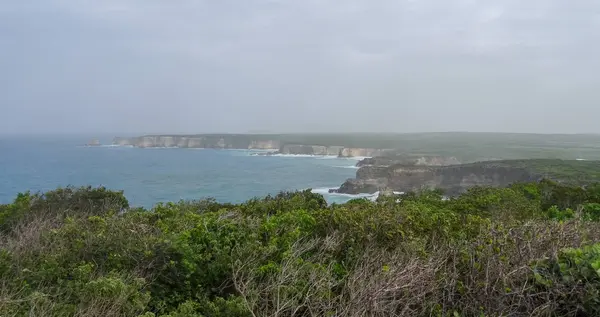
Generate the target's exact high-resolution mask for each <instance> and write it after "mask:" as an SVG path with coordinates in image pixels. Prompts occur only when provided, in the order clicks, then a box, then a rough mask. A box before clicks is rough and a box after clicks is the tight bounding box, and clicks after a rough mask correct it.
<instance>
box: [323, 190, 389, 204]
mask: <svg viewBox="0 0 600 317" xmlns="http://www.w3.org/2000/svg"><path fill="white" fill-rule="evenodd" d="M330 189H337V188H335V187H334V188H329V187H322V188H314V189H312V192H313V193H315V194H321V195H323V196H324V197H325V198H326V199H327V200H328V201H330V202H335V203H345V202H347V201H349V200H352V199H357V198H367V199H369V200H371V201H375V200H377V197H379V192H375V193H373V194H367V193H364V194H344V193H330V192H329V190H330Z"/></svg>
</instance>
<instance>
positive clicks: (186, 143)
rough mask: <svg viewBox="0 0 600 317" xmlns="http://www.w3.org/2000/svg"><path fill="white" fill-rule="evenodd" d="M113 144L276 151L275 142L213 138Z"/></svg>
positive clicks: (161, 138) (159, 138) (127, 140)
mask: <svg viewBox="0 0 600 317" xmlns="http://www.w3.org/2000/svg"><path fill="white" fill-rule="evenodd" d="M113 144H116V145H130V146H135V147H140V148H150V147H178V148H216V149H260V150H278V149H279V146H280V144H279V141H277V140H251V139H248V138H236V137H235V136H230V137H227V138H226V137H215V136H167V135H165V136H141V137H133V138H119V137H117V138H114V139H113Z"/></svg>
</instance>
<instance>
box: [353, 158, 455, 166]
mask: <svg viewBox="0 0 600 317" xmlns="http://www.w3.org/2000/svg"><path fill="white" fill-rule="evenodd" d="M460 163H461V162H460V161H459V160H458V159H457V158H456V157H443V156H419V155H394V156H377V157H369V158H365V159H363V160H360V161H359V162H358V163H356V166H358V167H361V166H392V165H408V166H414V165H417V166H447V165H458V164H460Z"/></svg>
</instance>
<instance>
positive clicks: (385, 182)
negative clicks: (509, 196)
mask: <svg viewBox="0 0 600 317" xmlns="http://www.w3.org/2000/svg"><path fill="white" fill-rule="evenodd" d="M543 177H544V175H542V174H541V173H537V172H535V171H533V170H531V169H528V168H526V167H523V166H516V165H513V164H510V162H507V161H498V162H480V163H471V164H463V165H451V166H424V165H420V166H419V165H413V166H406V165H392V166H389V167H385V166H365V167H361V168H360V169H359V170H358V171H357V172H356V178H354V179H349V180H347V181H346V182H345V183H344V184H342V186H340V188H339V189H338V190H336V191H335V192H339V193H346V194H359V193H374V192H377V191H383V190H393V191H398V192H408V191H415V190H419V189H423V188H430V189H433V188H439V189H442V190H443V191H444V192H445V193H446V195H448V196H453V195H457V194H460V193H462V192H464V191H466V190H467V189H468V188H469V187H473V186H493V187H503V186H507V185H509V184H512V183H516V182H529V181H538V180H540V179H542V178H543Z"/></svg>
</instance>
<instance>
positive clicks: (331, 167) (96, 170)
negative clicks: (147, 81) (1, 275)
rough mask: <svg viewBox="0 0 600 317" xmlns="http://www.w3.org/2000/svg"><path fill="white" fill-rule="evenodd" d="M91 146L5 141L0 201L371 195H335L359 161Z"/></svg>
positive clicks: (332, 199) (77, 141) (47, 139)
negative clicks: (107, 194)
mask: <svg viewBox="0 0 600 317" xmlns="http://www.w3.org/2000/svg"><path fill="white" fill-rule="evenodd" d="M111 139H112V137H109V136H106V137H104V138H100V141H101V143H102V144H106V145H101V146H85V144H86V143H87V142H89V140H90V138H89V136H64V135H61V136H55V135H53V136H0V204H6V203H10V202H12V201H13V200H14V198H15V197H16V195H17V194H18V193H20V192H25V191H31V192H44V191H48V190H52V189H55V188H58V187H66V186H87V185H91V186H105V187H107V188H109V189H114V190H123V191H124V194H125V196H126V197H127V199H128V200H129V203H130V205H132V206H139V207H145V208H151V207H152V206H154V205H155V204H157V203H159V202H169V201H179V200H198V199H204V198H214V199H216V200H217V201H219V202H232V203H239V202H243V201H246V200H248V199H251V198H255V197H264V196H266V195H268V194H272V195H274V194H277V193H279V192H281V191H295V190H304V189H309V188H310V189H311V190H312V191H313V192H315V193H319V194H322V195H323V196H324V197H325V199H326V200H327V201H328V202H329V203H343V202H346V201H348V200H350V199H352V198H358V197H367V198H373V195H345V194H330V193H328V191H329V189H331V188H337V187H339V186H340V185H341V184H342V183H343V182H344V181H345V180H346V179H348V178H352V177H354V175H355V174H356V170H357V168H356V163H357V161H358V160H359V159H361V158H338V157H335V156H310V155H272V156H261V155H257V154H259V153H261V152H264V151H255V150H217V149H179V148H135V147H130V146H113V145H111Z"/></svg>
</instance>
